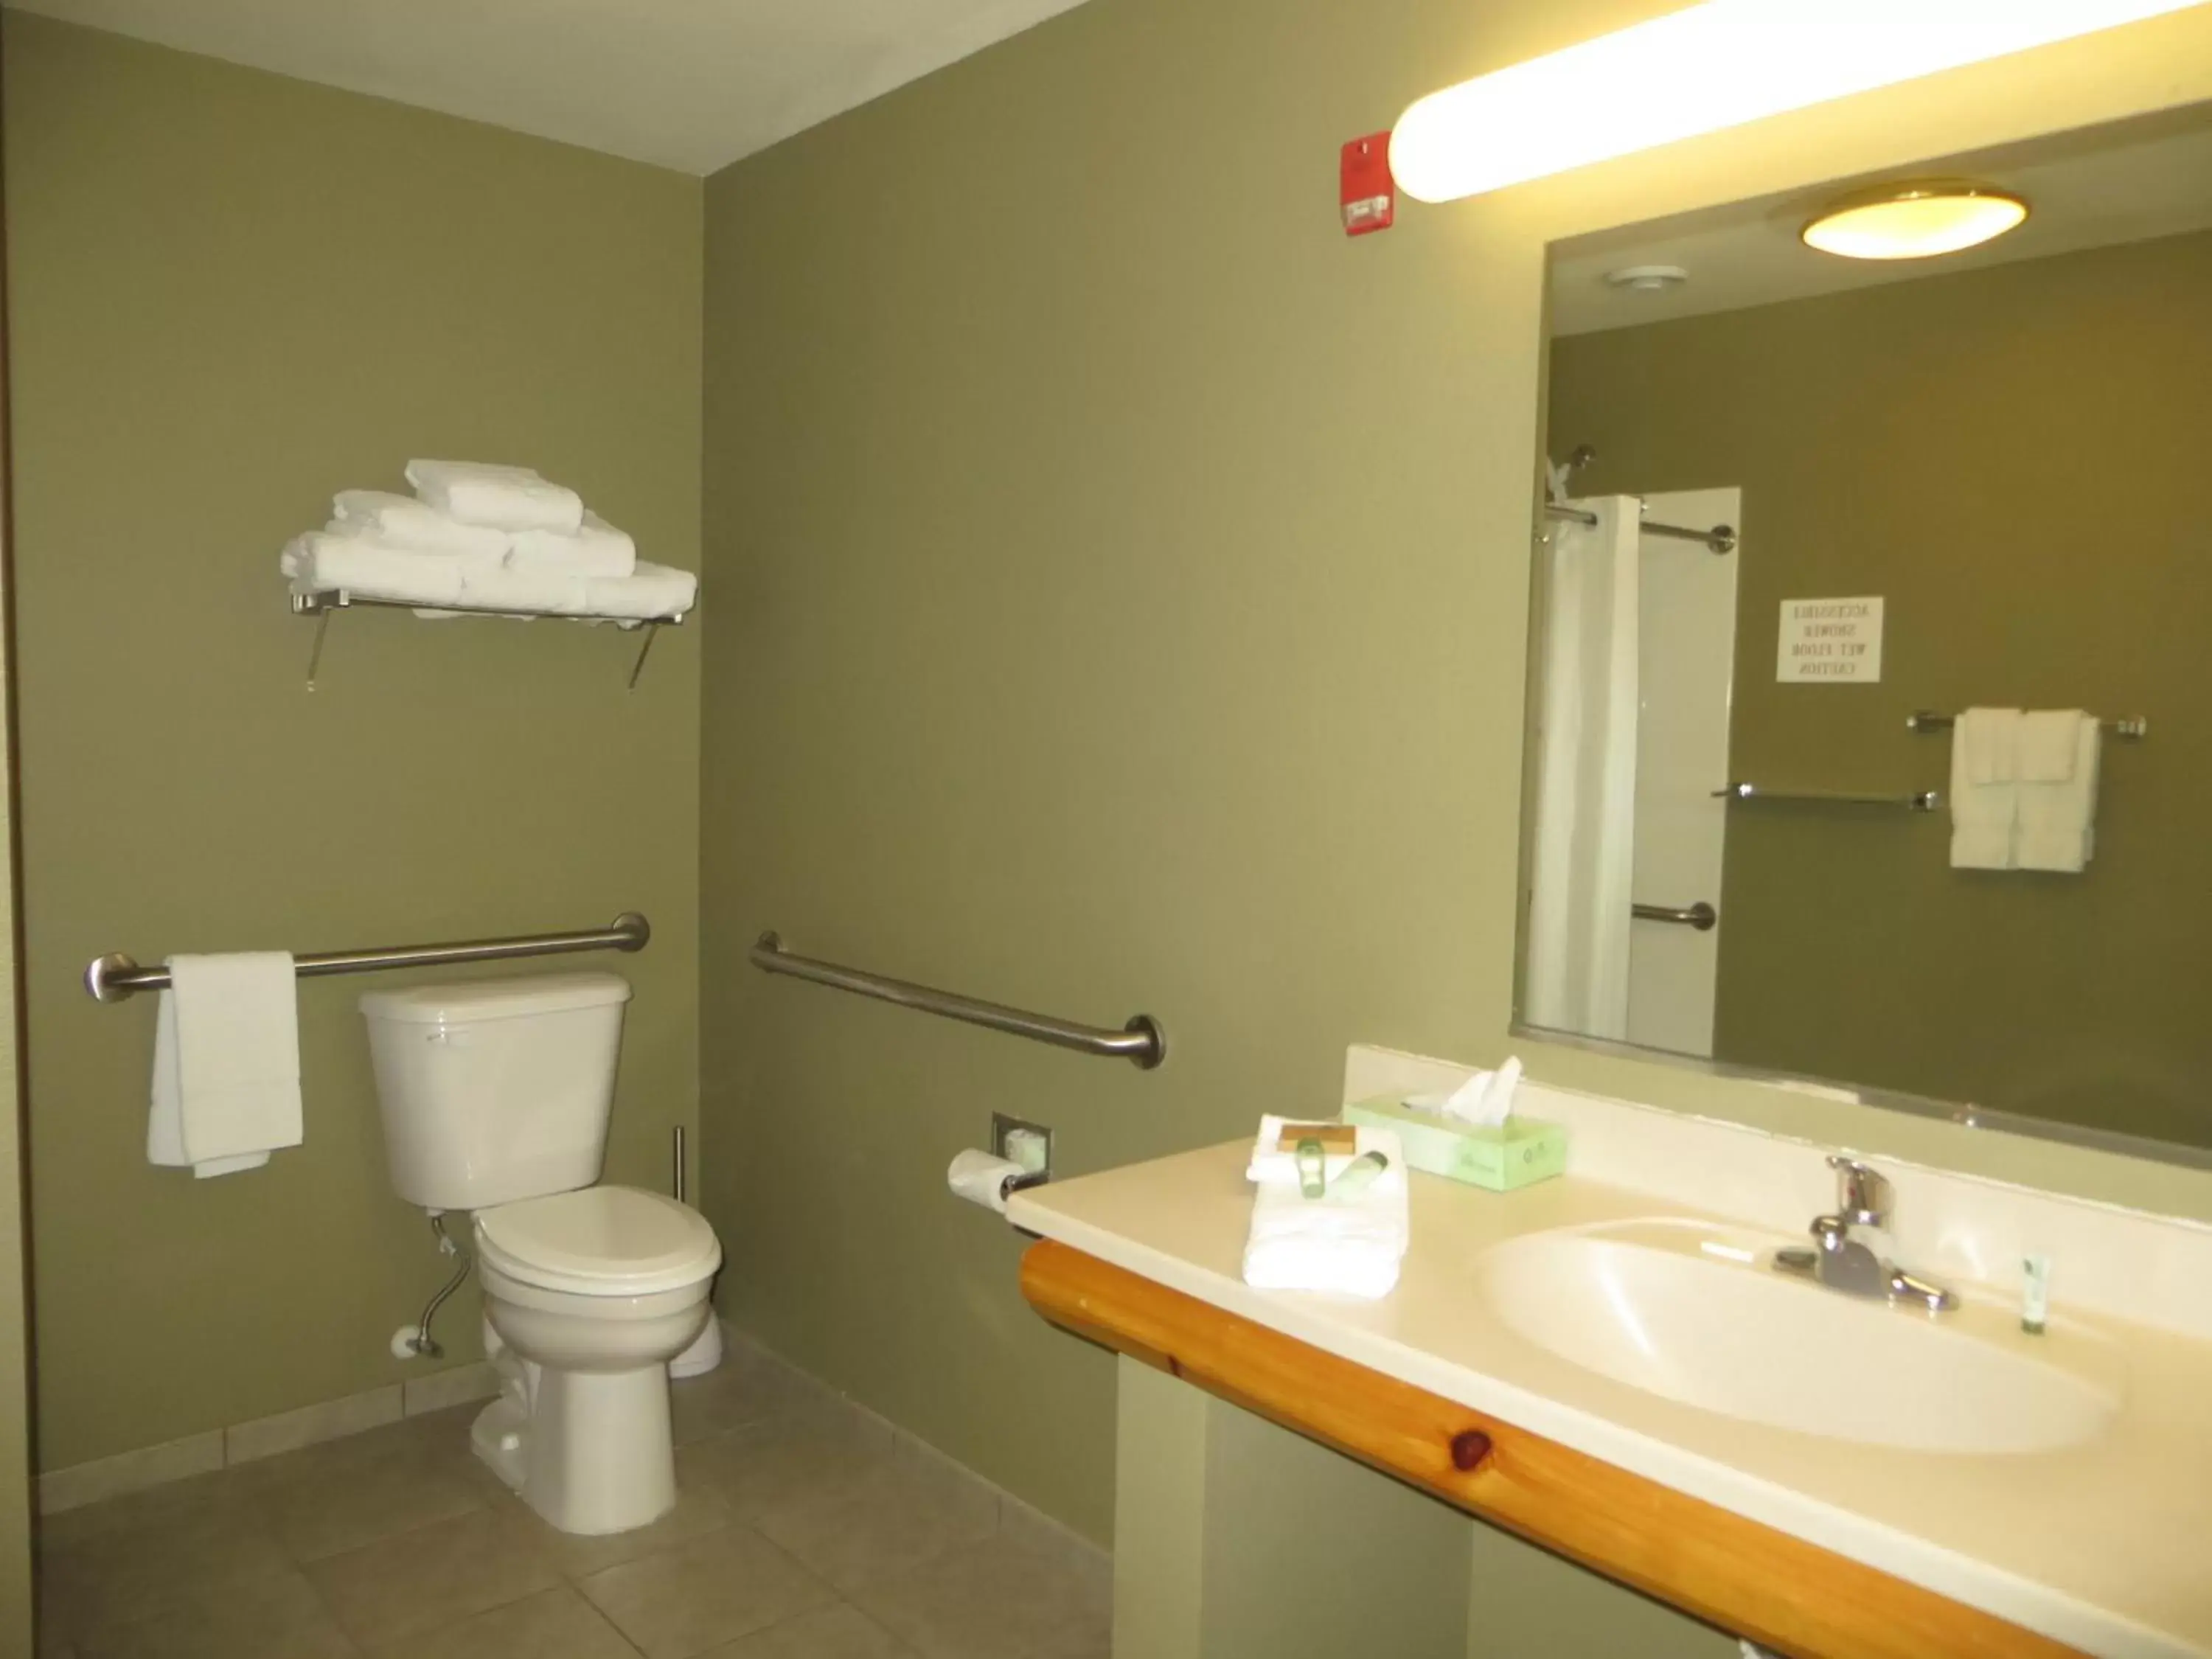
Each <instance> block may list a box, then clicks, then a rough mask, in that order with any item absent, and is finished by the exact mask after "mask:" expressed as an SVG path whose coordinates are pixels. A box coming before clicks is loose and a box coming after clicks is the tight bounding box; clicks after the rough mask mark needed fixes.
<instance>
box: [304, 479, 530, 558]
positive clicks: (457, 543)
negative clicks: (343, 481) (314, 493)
mask: <svg viewBox="0 0 2212 1659" xmlns="http://www.w3.org/2000/svg"><path fill="white" fill-rule="evenodd" d="M330 529H331V533H332V534H334V535H339V536H365V537H367V538H368V539H369V540H371V541H374V542H381V543H383V544H385V545H386V546H388V547H404V548H405V549H407V550H410V552H416V553H451V554H454V555H456V556H459V557H461V558H465V559H470V560H473V561H475V562H479V563H483V562H489V563H493V564H497V563H499V562H501V561H503V560H504V559H505V558H506V557H507V544H508V542H509V540H510V538H509V536H508V534H507V532H506V531H504V530H494V529H492V528H491V527H490V526H487V525H480V524H463V523H462V522H461V521H460V520H458V519H449V518H447V516H446V515H445V514H444V513H441V512H439V511H438V509H437V508H436V507H431V506H428V505H427V504H426V503H424V502H422V501H416V499H415V498H414V497H413V496H412V495H393V494H392V492H391V491H390V490H388V489H341V490H340V491H338V493H337V496H336V498H335V499H333V500H332V501H331V523H330Z"/></svg>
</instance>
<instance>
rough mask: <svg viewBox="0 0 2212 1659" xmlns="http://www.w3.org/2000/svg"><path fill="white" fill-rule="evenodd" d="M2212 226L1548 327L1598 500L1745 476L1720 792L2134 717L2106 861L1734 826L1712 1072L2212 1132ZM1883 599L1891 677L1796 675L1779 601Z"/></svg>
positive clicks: (1732, 821)
mask: <svg viewBox="0 0 2212 1659" xmlns="http://www.w3.org/2000/svg"><path fill="white" fill-rule="evenodd" d="M2208 293H2212V234H2202V233H2200V234H2194V235H2188V236H2176V237H2169V238H2166V239H2163V240H2155V241H2150V242H2142V243H2136V244H2132V245H2130V246H2122V247H2113V248H2104V249H2099V250H2097V251H2094V252H2086V253H2075V254H2069V255H2065V256H2063V257H2060V258H2048V259H2037V260H2028V261H2023V262H2021V263H2017V264H2002V265H1998V266H1996V267H1993V268H1991V269H1988V270H1967V271H1960V272H1955V273H1949V274H1938V275H1929V276H1926V277H1924V279H1923V280H1920V281H1915V282H1906V283H1894V284H1890V285H1887V286H1883V287H1878V288H1872V289H1861V290H1859V291H1857V292H1855V293H1845V294H1834V295H1824V296H1822V297H1820V298H1818V299H1810V300H1801V301H1793V302H1790V303H1788V304H1783V305H1770V306H1762V307H1757V308H1754V309H1752V310H1747V311H1741V312H1733V313H1725V314H1722V315H1716V316H1711V317H1696V318H1688V319H1682V320H1680V321H1678V322H1670V323H1661V324H1655V325H1647V326H1644V327H1638V328H1627V329H1615V330H1610V331H1606V332H1603V333H1598V334H1587V335H1578V336H1576V337H1572V338H1568V339H1563V340H1559V341H1557V342H1555V343H1554V344H1553V351H1552V377H1551V404H1550V416H1551V428H1550V429H1551V433H1552V441H1551V446H1550V447H1551V449H1552V451H1553V453H1555V454H1560V455H1564V454H1565V453H1568V451H1569V450H1571V448H1573V447H1575V446H1576V445H1577V444H1578V443H1584V442H1587V443H1589V444H1592V445H1593V446H1595V449H1596V451H1597V459H1596V461H1595V464H1594V465H1592V466H1591V468H1590V469H1589V472H1588V473H1587V474H1586V475H1584V477H1583V478H1582V479H1580V480H1578V481H1577V489H1588V490H1589V491H1590V492H1591V493H1593V494H1611V493H1613V492H1615V491H1627V492H1646V491H1658V490H1671V489H1694V488H1701V487H1705V486H1709V485H1722V484H1733V485H1739V486H1741V488H1742V489H1743V491H1744V509H1743V513H1744V520H1745V526H1746V531H1747V534H1746V539H1745V542H1744V547H1743V551H1742V556H1741V561H1740V562H1739V564H1738V567H1737V569H1738V586H1739V592H1738V608H1737V617H1738V632H1737V642H1736V660H1735V697H1734V700H1733V702H1732V705H1731V706H1732V709H1733V732H1732V743H1731V750H1732V764H1731V767H1730V770H1729V775H1730V776H1731V777H1747V778H1753V779H1758V780H1763V781H1767V782H1768V783H1770V784H1771V785H1774V786H1776V787H1784V788H1787V787H1793V786H1794V787H1803V788H1812V789H1857V790H1867V791H1873V792H1881V791H1887V792H1891V793H1898V794H1903V793H1908V792H1910V791H1912V790H1916V789H1922V788H1930V787H1933V788H1939V789H1940V788H1942V787H1944V786H1945V782H1946V779H1947V777H1948V768H1949V757H1950V744H1948V742H1947V741H1945V740H1943V739H1942V738H1914V737H1912V736H1911V734H1910V733H1909V732H1906V730H1905V717H1906V716H1907V715H1908V714H1911V712H1912V711H1913V710H1914V709H1916V708H1936V709H1944V710H1951V709H1956V708H1964V707H1968V706H1971V705H1974V704H1995V705H2024V706H2027V707H2029V708H2072V707H2081V708H2092V709H2095V710H2099V711H2100V712H2102V713H2103V714H2106V715H2114V714H2148V715H2149V716H2150V717H2151V720H2152V726H2153V736H2152V738H2151V740H2150V741H2149V742H2148V743H2147V744H2142V745H2141V746H2139V747H2138V746H2136V745H2131V744H2115V745H2113V746H2112V749H2111V750H2110V751H2109V752H2108V753H2107V754H2106V758H2105V763H2104V775H2103V785H2102V787H2101V790H2100V797H2101V798H2100V811H2099V823H2098V856H2097V858H2096V860H2095V861H2094V862H2093V864H2092V865H2091V866H2090V867H2089V870H2088V871H2087V873H2086V874H2085V875H2083V876H2081V877H2079V878H2075V877H2070V876H2062V877H2051V876H2034V875H2028V876H2021V875H1990V874H1985V873H1980V872H1959V871H1954V870H1953V869H1951V868H1950V867H1949V863H1948V856H1947V850H1948V822H1947V820H1946V819H1944V818H1934V819H1926V818H1914V817H1905V816H1903V815H1901V814H1887V815H1883V814H1869V813H1867V812H1863V811H1849V810H1846V811H1837V810H1835V809H1832V808H1825V809H1824V808H1805V809H1795V808H1790V807H1787V806H1777V807H1774V808H1771V809H1766V808H1762V809H1758V810H1746V811H1737V812H1735V813H1733V814H1731V816H1730V818H1729V831H1728V860H1727V866H1728V868H1727V877H1726V880H1725V883H1724V884H1723V892H1722V894H1721V906H1722V915H1723V916H1724V917H1725V918H1726V921H1724V923H1723V927H1722V929H1721V933H1720V941H1721V944H1720V976H1719V1015H1718V1021H1717V1052H1718V1053H1719V1054H1720V1057H1721V1058H1722V1059H1723V1060H1731V1061H1735V1062H1738V1063H1740V1064H1744V1065H1751V1066H1766V1067H1770V1068H1775V1069H1780V1070H1786V1071H1794V1072H1799V1073H1810V1074H1813V1075H1815V1076H1823V1077H1832V1078H1841V1079H1850V1080H1851V1081H1854V1082H1861V1083H1869V1084H1875V1085H1881V1086H1883V1087H1887V1088H1891V1089H1899V1090H1905V1091H1912V1092H1915V1093H1918V1094H1923V1095H1930V1096H1935V1097H1939V1098H1942V1099H1948V1100H1961V1101H1972V1102H1975V1103H1978V1104H1980V1105H1983V1106H1985V1107H1995V1108H1999V1109H2005V1110H2009V1111H2016V1112H2023V1113H2027V1114H2029V1115H2034V1116H2038V1117H2044V1118H2051V1119H2056V1120H2058V1121H2063V1122H2072V1123H2076V1124H2082V1125H2086V1126H2088V1127H2095V1128H2101V1129H2107V1130H2116V1131H2119V1132H2123V1133H2130V1134H2137V1135H2148V1136H2153V1137H2156V1138H2158V1139H2166V1140H2171V1141H2179V1142H2185V1143H2188V1144H2191V1145H2194V1146H2205V1145H2207V1144H2208V1143H2212V1102H2209V1101H2208V1100H2207V1098H2206V1085H2207V1083H2208V1080H2212V1025H2208V1024H2207V1023H2206V1021H2205V1019H2204V1018H2203V1006H2202V1005H2203V983H2204V980H2205V975H2206V970H2207V968H2208V966H2212V884H2207V883H2206V881H2205V880H2204V878H2203V871H2202V869H2201V867H2200V866H2201V863H2202V858H2201V853H2202V843H2203V824H2204V823H2205V822H2206V820H2207V817H2208V816H2212V695H2208V690H2207V686H2206V681H2205V674H2204V666H2203V640H2204V638H2205V637H2206V635H2207V634H2208V633H2212V583H2208V581H2207V580H2205V576H2204V570H2203V554H2202V550H2201V547H2200V545H2199V544H2200V541H2201V532H2200V530H2199V523H2200V519H2201V510H2200V508H2199V506H2198V503H2197V499H2196V495H2197V477H2198V476H2199V475H2200V474H2201V472H2202V471H2203V458H2202V455H2201V453H2200V451H2201V448H2202V445H2203V435H2204V434H2205V433H2206V432H2207V431H2212V326H2208V319H2207V316H2206V311H2205V295H2207V294H2208ZM1860 593H1879V594H1882V595H1884V596H1885V597H1886V598H1887V602H1888V603H1887V611H1886V623H1887V635H1886V640H1885V651H1884V659H1883V664H1882V679H1881V684H1878V685H1852V686H1837V685H1802V684H1801V685H1782V684H1777V683H1776V681H1775V678H1774V658H1775V643H1776V640H1775V636H1776V633H1777V629H1778V616H1779V611H1780V606H1781V604H1782V602H1783V601H1784V599H1790V598H1799V599H1802V598H1812V597H1817V596H1820V595H1844V594H1860Z"/></svg>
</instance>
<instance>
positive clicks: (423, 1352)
mask: <svg viewBox="0 0 2212 1659" xmlns="http://www.w3.org/2000/svg"><path fill="white" fill-rule="evenodd" d="M430 1231H432V1232H434V1233H435V1234H436V1235H437V1236H438V1254H439V1255H449V1256H452V1257H453V1259H454V1263H455V1265H454V1267H453V1277H452V1278H450V1279H447V1281H446V1282H445V1283H444V1284H443V1285H440V1286H439V1287H438V1293H437V1295H435V1296H434V1297H431V1298H430V1305H429V1306H428V1307H427V1308H425V1309H423V1310H422V1320H421V1322H419V1323H418V1324H417V1325H416V1329H415V1334H414V1335H412V1336H410V1337H409V1338H408V1339H407V1346H408V1347H409V1349H410V1350H411V1351H412V1352H413V1353H414V1354H415V1356H416V1358H420V1359H443V1358H445V1357H446V1351H445V1349H444V1348H442V1347H441V1346H439V1345H438V1340H437V1339H436V1338H435V1337H434V1336H432V1335H431V1334H430V1322H431V1321H432V1320H434V1319H435V1318H436V1317H437V1316H438V1310H439V1309H441V1308H442V1307H444V1306H445V1305H446V1299H447V1297H450V1296H452V1295H453V1292H454V1291H458V1290H459V1289H460V1288H461V1281H462V1280H463V1279H466V1278H467V1277H468V1276H469V1259H468V1257H466V1256H465V1255H462V1254H461V1247H460V1246H459V1244H457V1243H454V1242H453V1238H452V1237H451V1236H450V1235H449V1234H448V1233H447V1231H446V1218H445V1216H444V1215H443V1214H442V1213H434V1214H433V1215H432V1216H431V1217H430Z"/></svg>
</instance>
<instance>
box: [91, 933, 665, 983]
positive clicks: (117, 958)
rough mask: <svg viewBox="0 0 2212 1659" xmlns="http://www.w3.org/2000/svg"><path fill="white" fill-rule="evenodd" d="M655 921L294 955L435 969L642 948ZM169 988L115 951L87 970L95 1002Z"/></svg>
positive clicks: (305, 961) (161, 975)
mask: <svg viewBox="0 0 2212 1659" xmlns="http://www.w3.org/2000/svg"><path fill="white" fill-rule="evenodd" d="M652 937H653V926H652V924H651V923H650V922H648V921H646V919H645V918H644V917H643V916H641V915H638V913H637V912H636V911H635V910H625V911H623V913H622V915H618V916H617V917H616V918H615V919H614V922H613V925H612V926H611V927H604V928H601V929H600V930H599V931H598V932H596V933H538V934H533V935H531V936H530V937H527V938H525V939H465V940H463V941H462V942H461V943H460V944H459V945H396V946H393V947H392V948H391V949H389V950H383V951H325V952H324V953H323V954H321V955H319V956H312V957H294V958H293V961H292V968H293V971H294V972H295V973H296V974H298V975H299V976H300V977H301V979H316V978H319V977H320V976H321V975H325V974H373V973H377V972H380V971H381V970H382V969H387V968H431V967H437V966H440V965H442V964H443V963H449V962H504V961H507V960H508V959H509V958H511V957H557V956H565V955H567V954H568V953H569V952H571V951H642V950H643V949H645V946H646V943H647V940H649V939H652ZM168 987H169V970H168V969H166V968H141V967H140V966H139V965H138V964H137V963H136V962H135V961H133V960H132V959H131V957H127V956H125V955H124V954H123V953H122V952H121V951H117V952H115V953H114V954H112V955H110V956H104V957H100V958H99V959H98V960H96V961H95V962H94V963H92V964H91V965H90V966H89V967H88V968H87V969H85V970H84V988H85V990H86V991H87V992H88V993H89V994H91V996H92V998H93V1000H94V1001H97V1002H121V1001H122V1000H124V999H125V998H126V997H129V996H132V995H134V994H137V993H138V992H140V991H165V990H167V989H168Z"/></svg>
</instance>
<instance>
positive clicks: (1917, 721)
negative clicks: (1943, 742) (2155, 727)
mask: <svg viewBox="0 0 2212 1659" xmlns="http://www.w3.org/2000/svg"><path fill="white" fill-rule="evenodd" d="M1958 723H1959V717H1958V716H1957V715H1956V714H1937V713H1936V711H1935V710H1934V709H1932V708H1923V709H1920V710H1919V711H1917V713H1914V714H1907V715H1906V716H1905V730H1906V731H1908V732H1948V731H1949V730H1950V729H1951V728H1952V727H1953V726H1956V725H1958ZM2097 724H2098V725H2100V726H2103V727H2104V728H2105V730H2106V731H2107V732H2111V733H2112V735H2113V736H2114V737H2116V738H2125V739H2126V740H2127V741H2128V742H2130V743H2140V742H2142V740H2143V739H2144V738H2147V737H2148V736H2149V735H2150V720H2149V719H2148V717H2147V716H2145V715H2142V714H2130V715H2128V716H2126V717H2125V718H2124V719H2121V720H2099V721H2098V722H2097Z"/></svg>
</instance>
